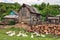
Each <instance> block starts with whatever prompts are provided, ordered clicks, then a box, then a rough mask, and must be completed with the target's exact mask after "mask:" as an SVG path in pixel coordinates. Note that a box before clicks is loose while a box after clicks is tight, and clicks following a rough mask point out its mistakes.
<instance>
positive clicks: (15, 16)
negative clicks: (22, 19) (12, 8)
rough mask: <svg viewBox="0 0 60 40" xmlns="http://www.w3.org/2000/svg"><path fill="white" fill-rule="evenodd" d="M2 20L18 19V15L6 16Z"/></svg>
mask: <svg viewBox="0 0 60 40" xmlns="http://www.w3.org/2000/svg"><path fill="white" fill-rule="evenodd" d="M4 18H18V15H6V16H4Z"/></svg>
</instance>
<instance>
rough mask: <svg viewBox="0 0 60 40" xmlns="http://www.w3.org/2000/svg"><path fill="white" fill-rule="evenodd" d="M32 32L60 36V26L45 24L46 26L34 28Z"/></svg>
mask: <svg viewBox="0 0 60 40" xmlns="http://www.w3.org/2000/svg"><path fill="white" fill-rule="evenodd" d="M32 31H33V32H38V33H41V34H54V35H60V25H55V24H44V25H37V26H32Z"/></svg>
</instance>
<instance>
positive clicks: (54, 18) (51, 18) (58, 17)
mask: <svg viewBox="0 0 60 40" xmlns="http://www.w3.org/2000/svg"><path fill="white" fill-rule="evenodd" d="M48 19H59V17H48Z"/></svg>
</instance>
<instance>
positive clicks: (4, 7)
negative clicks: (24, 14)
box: [0, 3, 20, 20]
mask: <svg viewBox="0 0 60 40" xmlns="http://www.w3.org/2000/svg"><path fill="white" fill-rule="evenodd" d="M19 8H20V4H18V3H0V20H1V19H2V18H3V17H4V16H5V15H8V14H9V13H10V12H11V10H13V11H16V12H17V11H18V10H19Z"/></svg>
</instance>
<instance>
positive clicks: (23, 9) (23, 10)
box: [22, 8, 27, 16]
mask: <svg viewBox="0 0 60 40" xmlns="http://www.w3.org/2000/svg"><path fill="white" fill-rule="evenodd" d="M26 13H27V12H26V10H25V8H22V16H26Z"/></svg>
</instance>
